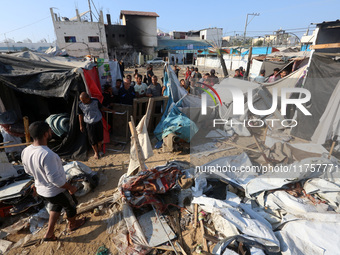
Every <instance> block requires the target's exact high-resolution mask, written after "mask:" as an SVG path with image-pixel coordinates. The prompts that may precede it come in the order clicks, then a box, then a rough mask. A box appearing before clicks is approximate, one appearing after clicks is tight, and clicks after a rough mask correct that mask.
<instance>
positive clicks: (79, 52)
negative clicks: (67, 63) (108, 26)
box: [50, 8, 108, 58]
mask: <svg viewBox="0 0 340 255" xmlns="http://www.w3.org/2000/svg"><path fill="white" fill-rule="evenodd" d="M50 11H51V16H52V21H53V26H54V31H55V34H56V37H57V46H58V47H59V48H60V49H65V50H66V51H67V53H68V54H69V55H70V56H74V57H84V56H86V55H92V56H96V57H100V58H108V52H107V42H106V36H105V28H104V23H103V14H102V12H101V15H100V18H99V21H98V22H88V21H87V20H86V21H85V20H82V19H81V17H80V16H79V13H78V10H76V12H77V17H76V18H72V19H68V18H63V19H64V21H62V20H61V19H60V17H58V16H57V15H56V14H55V13H53V9H52V8H51V9H50Z"/></svg>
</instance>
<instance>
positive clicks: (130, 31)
mask: <svg viewBox="0 0 340 255" xmlns="http://www.w3.org/2000/svg"><path fill="white" fill-rule="evenodd" d="M158 17H159V16H158V14H157V13H155V12H140V11H121V12H120V19H121V20H122V25H123V26H126V32H127V38H128V40H129V41H130V42H131V43H132V45H133V46H134V47H136V49H137V50H138V49H141V50H143V51H146V53H148V54H153V53H154V48H155V47H157V18H158Z"/></svg>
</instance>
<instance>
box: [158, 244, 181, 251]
mask: <svg viewBox="0 0 340 255" xmlns="http://www.w3.org/2000/svg"><path fill="white" fill-rule="evenodd" d="M152 248H154V249H158V250H164V251H174V248H172V246H170V245H160V246H157V247H152ZM176 250H177V251H178V252H180V250H179V249H176Z"/></svg>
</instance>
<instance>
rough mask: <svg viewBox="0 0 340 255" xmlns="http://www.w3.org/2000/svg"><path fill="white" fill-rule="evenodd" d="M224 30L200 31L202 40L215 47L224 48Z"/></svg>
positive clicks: (209, 29) (210, 29)
mask: <svg viewBox="0 0 340 255" xmlns="http://www.w3.org/2000/svg"><path fill="white" fill-rule="evenodd" d="M222 37H223V28H217V27H214V28H206V29H201V30H200V39H201V40H205V41H207V42H209V43H211V44H212V45H214V46H218V47H222Z"/></svg>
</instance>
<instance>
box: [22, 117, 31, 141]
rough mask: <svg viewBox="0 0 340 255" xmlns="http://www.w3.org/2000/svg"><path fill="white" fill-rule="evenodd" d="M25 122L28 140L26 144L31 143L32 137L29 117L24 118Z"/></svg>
mask: <svg viewBox="0 0 340 255" xmlns="http://www.w3.org/2000/svg"><path fill="white" fill-rule="evenodd" d="M23 120H24V128H25V139H26V143H29V142H31V136H30V131H29V125H30V124H29V120H28V117H27V116H25V117H24V118H23Z"/></svg>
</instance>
